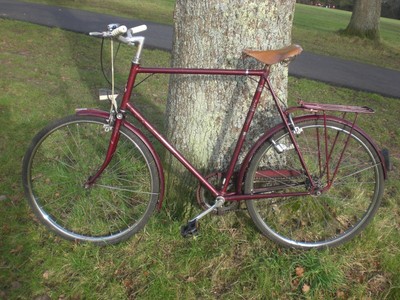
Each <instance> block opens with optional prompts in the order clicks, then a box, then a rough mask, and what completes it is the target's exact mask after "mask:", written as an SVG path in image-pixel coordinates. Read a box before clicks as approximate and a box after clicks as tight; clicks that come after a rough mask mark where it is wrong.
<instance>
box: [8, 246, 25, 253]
mask: <svg viewBox="0 0 400 300" xmlns="http://www.w3.org/2000/svg"><path fill="white" fill-rule="evenodd" d="M23 249H24V246H22V245H18V246H17V247H16V248H14V249H12V250H10V253H11V254H18V253H20V252H21V251H22V250H23Z"/></svg>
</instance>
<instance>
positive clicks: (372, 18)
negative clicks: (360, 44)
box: [345, 0, 382, 40]
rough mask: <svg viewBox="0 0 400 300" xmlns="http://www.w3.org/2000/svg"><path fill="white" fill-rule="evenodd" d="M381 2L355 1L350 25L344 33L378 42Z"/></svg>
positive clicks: (380, 0)
mask: <svg viewBox="0 0 400 300" xmlns="http://www.w3.org/2000/svg"><path fill="white" fill-rule="evenodd" d="M381 6H382V0H355V1H354V7H353V13H352V15H351V19H350V23H349V25H348V26H347V28H346V30H345V31H346V33H347V34H350V35H356V36H360V37H365V38H368V39H371V40H379V38H380V32H379V23H380V17H381Z"/></svg>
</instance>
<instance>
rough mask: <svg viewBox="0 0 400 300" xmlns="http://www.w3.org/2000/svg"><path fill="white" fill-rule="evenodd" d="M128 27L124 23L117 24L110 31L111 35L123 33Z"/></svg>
mask: <svg viewBox="0 0 400 300" xmlns="http://www.w3.org/2000/svg"><path fill="white" fill-rule="evenodd" d="M127 30H128V29H127V28H126V26H125V25H123V26H119V27H118V28H115V29H114V30H113V31H111V36H118V35H121V34H124V33H125V32H126V31H127Z"/></svg>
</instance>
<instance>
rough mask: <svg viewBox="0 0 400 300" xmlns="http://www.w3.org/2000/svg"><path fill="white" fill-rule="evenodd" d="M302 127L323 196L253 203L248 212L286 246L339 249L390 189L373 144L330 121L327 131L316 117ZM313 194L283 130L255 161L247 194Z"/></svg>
mask: <svg viewBox="0 0 400 300" xmlns="http://www.w3.org/2000/svg"><path fill="white" fill-rule="evenodd" d="M296 126H298V127H299V128H300V129H301V130H302V133H300V134H298V135H296V141H297V143H298V145H299V148H300V150H301V153H302V155H303V157H304V160H305V163H306V165H307V167H308V168H309V172H310V174H311V177H312V180H313V181H314V183H315V184H316V185H317V186H318V190H317V191H314V192H313V195H307V196H297V197H294V196H292V197H277V198H270V199H262V200H251V201H248V202H247V208H248V211H249V214H250V216H251V218H252V219H253V221H254V223H255V225H256V226H257V227H258V228H259V229H260V231H261V232H262V233H263V234H265V235H266V236H267V237H269V238H271V239H272V240H274V241H276V242H278V243H280V244H282V245H284V246H287V247H295V248H324V247H328V246H336V245H338V244H341V243H343V242H345V241H347V240H348V239H350V238H352V237H353V236H354V235H356V234H357V233H359V232H360V231H361V230H362V229H363V228H364V227H365V226H366V225H367V224H368V222H369V221H371V219H372V218H373V216H374V214H375V212H376V210H377V209H378V207H379V204H380V201H381V197H382V193H383V188H384V178H383V169H382V165H381V161H380V158H379V155H378V153H377V152H376V150H375V148H374V147H373V146H372V145H371V144H370V142H368V140H367V139H366V138H365V137H364V136H363V135H362V134H361V133H359V132H357V131H355V130H353V131H352V132H351V128H350V127H349V126H347V125H344V124H341V123H339V122H336V121H333V120H330V121H327V124H326V128H325V126H324V122H323V120H322V119H320V118H318V117H315V119H312V120H310V119H308V120H306V121H303V122H297V123H296ZM325 141H327V143H326V142H325ZM346 143H347V146H346V149H345V151H344V152H343V156H342V159H340V156H341V155H342V150H343V148H344V147H345V145H346ZM327 157H329V159H327ZM327 161H328V163H327ZM339 161H340V163H339ZM338 164H339V167H338V168H337V166H338ZM336 170H337V174H336V176H335V178H334V181H333V183H332V186H331V187H330V188H329V187H328V180H331V179H332V176H333V174H334V173H335V171H336ZM310 190H311V183H310V180H309V179H308V178H307V176H306V175H305V172H304V171H303V168H302V166H301V164H300V160H299V156H298V154H297V152H296V151H295V149H294V145H293V143H292V142H291V140H290V137H289V134H288V132H287V130H286V129H281V130H280V131H278V132H277V133H275V134H274V135H273V136H272V137H270V138H269V139H268V140H266V141H265V142H264V144H262V145H261V146H260V147H259V149H258V150H257V152H256V154H255V155H254V157H253V159H252V161H251V163H250V166H249V169H248V172H247V174H246V179H245V192H246V194H265V195H266V198H267V197H268V195H271V193H289V192H299V193H301V192H307V191H310Z"/></svg>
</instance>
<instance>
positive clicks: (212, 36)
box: [166, 0, 295, 171]
mask: <svg viewBox="0 0 400 300" xmlns="http://www.w3.org/2000/svg"><path fill="white" fill-rule="evenodd" d="M294 5H295V0H290V1H283V0H280V1H275V0H263V1H260V0H202V1H193V0H177V1H176V7H175V14H174V20H175V26H174V42H173V57H172V65H173V66H174V67H195V68H228V69H232V68H249V67H254V64H255V62H254V61H252V63H253V65H252V66H249V62H250V61H251V60H250V59H246V60H244V59H243V57H242V50H243V49H244V48H250V49H257V50H266V49H276V48H279V47H283V46H287V45H289V44H290V42H291V28H292V20H293V14H294ZM258 67H262V66H258ZM272 73H273V77H272V81H273V85H274V86H275V87H276V91H277V94H278V95H279V97H280V98H281V99H282V100H283V101H286V97H287V67H286V66H282V65H276V66H274V67H273V69H272ZM255 85H256V83H254V82H253V81H252V80H250V79H249V78H245V77H243V78H242V77H229V76H227V77H221V76H191V75H184V76H183V75H175V76H171V79H170V89H169V96H168V103H167V112H166V115H167V116H166V117H167V135H168V137H169V139H170V140H171V141H172V142H173V144H175V145H176V146H177V149H178V150H179V151H181V152H182V153H183V154H184V155H185V156H186V157H188V158H190V160H191V161H193V162H194V164H195V166H196V167H198V168H201V169H203V170H209V171H211V170H213V171H214V170H224V169H225V168H226V166H227V165H228V163H229V158H230V156H231V154H232V152H233V148H234V147H235V141H236V139H237V137H238V134H239V132H240V130H241V127H242V125H243V121H244V119H245V117H246V113H247V109H248V107H249V103H250V101H251V99H252V96H253V92H254V91H255ZM267 94H268V91H264V99H263V100H262V102H261V104H260V106H259V111H260V112H261V113H259V114H257V116H256V120H255V122H254V123H253V126H252V130H251V134H250V135H249V136H248V141H249V140H252V139H255V137H256V136H258V135H259V134H260V130H262V131H265V130H266V129H267V128H269V126H271V125H272V123H274V122H276V121H277V120H276V114H274V113H273V112H271V100H270V98H269V97H266V96H267Z"/></svg>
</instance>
